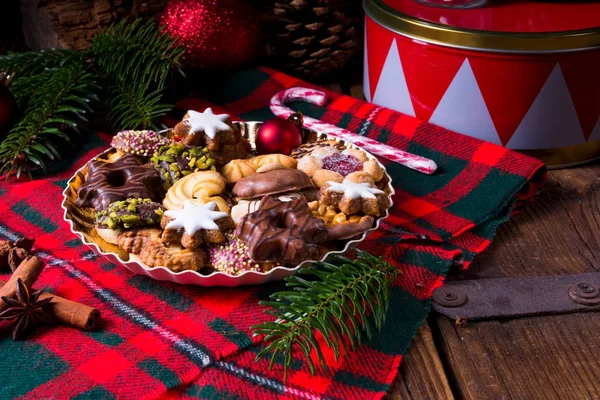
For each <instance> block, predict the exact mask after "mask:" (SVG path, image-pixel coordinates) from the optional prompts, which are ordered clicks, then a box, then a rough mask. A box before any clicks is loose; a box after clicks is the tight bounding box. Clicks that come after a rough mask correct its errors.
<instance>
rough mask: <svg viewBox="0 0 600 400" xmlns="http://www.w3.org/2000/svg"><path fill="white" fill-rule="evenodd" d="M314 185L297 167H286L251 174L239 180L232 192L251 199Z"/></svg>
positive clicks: (237, 195)
mask: <svg viewBox="0 0 600 400" xmlns="http://www.w3.org/2000/svg"><path fill="white" fill-rule="evenodd" d="M312 186H313V184H312V182H311V180H310V178H309V177H308V175H306V174H305V173H304V172H302V171H300V170H297V169H291V168H284V169H274V170H271V171H267V172H263V173H260V174H253V175H250V176H248V177H246V178H244V179H242V180H240V181H238V182H237V183H236V184H235V186H234V187H233V190H232V191H231V192H232V193H233V195H234V196H236V197H238V198H240V199H251V198H254V197H262V196H266V195H271V194H278V193H285V192H292V191H298V190H302V189H306V188H309V187H312Z"/></svg>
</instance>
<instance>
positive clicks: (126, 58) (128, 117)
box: [0, 20, 185, 176]
mask: <svg viewBox="0 0 600 400" xmlns="http://www.w3.org/2000/svg"><path fill="white" fill-rule="evenodd" d="M184 53H185V48H183V47H181V46H179V45H178V44H177V43H176V42H175V40H174V39H172V38H171V37H169V36H168V35H166V34H163V33H162V32H161V31H160V30H159V29H158V27H157V26H156V23H155V22H153V21H149V22H141V20H136V21H134V22H132V23H131V24H128V23H127V22H125V21H122V22H120V23H118V24H115V25H113V26H111V27H110V28H107V29H106V30H105V31H104V32H102V33H99V34H98V35H97V36H96V37H95V39H94V40H93V42H92V45H91V46H90V48H89V49H88V50H86V51H85V52H83V53H81V52H75V51H71V50H60V49H51V50H43V51H41V52H27V53H11V54H8V55H4V56H0V72H6V73H7V74H9V75H10V77H11V79H10V84H9V88H10V90H11V92H12V93H13V95H14V96H15V99H16V101H17V104H18V106H19V109H20V110H21V114H22V119H21V121H20V122H19V123H18V124H17V125H16V126H14V127H13V128H12V129H11V131H9V133H8V135H7V136H6V137H5V138H4V140H3V142H2V143H1V144H0V174H7V176H10V175H11V174H16V175H17V176H20V175H21V173H22V172H27V173H29V172H30V171H31V170H32V169H33V168H36V167H40V168H42V169H43V170H45V168H46V164H47V162H48V161H52V160H55V159H58V158H59V157H60V152H59V151H58V148H57V145H56V142H55V140H56V139H58V138H62V139H64V140H66V141H69V133H71V132H77V131H78V130H79V129H80V128H81V127H82V126H84V125H86V123H87V120H86V114H89V113H91V112H92V111H96V110H92V108H91V107H90V104H92V103H94V104H95V105H100V104H101V105H102V106H103V111H105V112H106V113H107V116H108V119H109V121H110V122H111V124H112V127H113V128H114V129H115V130H119V129H137V128H145V129H159V128H161V127H162V125H161V124H160V120H161V117H162V116H164V115H165V114H166V113H167V112H169V111H170V110H171V109H172V106H170V105H167V104H164V103H163V102H162V94H163V89H164V86H165V82H166V80H167V77H168V76H169V74H170V72H171V71H172V70H173V69H176V70H179V68H180V60H181V58H182V56H183V54H184ZM97 83H98V84H100V85H101V86H98V85H97ZM98 96H101V97H102V100H101V101H98Z"/></svg>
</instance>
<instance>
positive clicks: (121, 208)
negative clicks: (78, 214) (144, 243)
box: [96, 199, 164, 229]
mask: <svg viewBox="0 0 600 400" xmlns="http://www.w3.org/2000/svg"><path fill="white" fill-rule="evenodd" d="M163 213H164V209H163V206H162V205H161V204H159V203H156V202H154V201H152V200H151V199H127V200H119V201H115V202H114V203H111V204H110V206H108V208H107V209H105V210H102V211H98V212H97V213H96V225H97V226H98V227H99V228H108V229H119V228H125V229H129V228H134V227H140V226H147V225H157V224H158V223H160V220H161V218H162V216H163Z"/></svg>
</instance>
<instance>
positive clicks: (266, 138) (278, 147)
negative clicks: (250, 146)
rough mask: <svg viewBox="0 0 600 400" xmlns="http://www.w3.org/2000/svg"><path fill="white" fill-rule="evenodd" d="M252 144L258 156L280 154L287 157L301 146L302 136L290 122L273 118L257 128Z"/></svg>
mask: <svg viewBox="0 0 600 400" xmlns="http://www.w3.org/2000/svg"><path fill="white" fill-rule="evenodd" d="M254 142H255V144H256V151H257V152H258V154H272V153H281V154H285V155H286V156H287V155H290V153H291V152H292V150H294V149H295V148H296V147H298V146H300V145H301V144H302V135H301V134H300V131H299V130H298V128H297V127H296V125H294V123H293V122H292V121H288V120H285V119H279V118H273V119H269V120H267V121H265V122H263V124H262V125H261V126H260V128H258V131H257V132H256V138H255V139H254Z"/></svg>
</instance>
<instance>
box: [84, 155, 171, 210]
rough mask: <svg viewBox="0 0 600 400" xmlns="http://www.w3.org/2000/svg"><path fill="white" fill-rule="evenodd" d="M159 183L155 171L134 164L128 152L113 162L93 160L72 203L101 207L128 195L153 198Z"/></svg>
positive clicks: (133, 158) (99, 208) (155, 198)
mask: <svg viewBox="0 0 600 400" xmlns="http://www.w3.org/2000/svg"><path fill="white" fill-rule="evenodd" d="M160 187H161V181H160V176H159V174H158V171H156V170H155V169H153V168H147V167H142V166H141V165H138V163H137V161H136V159H135V157H134V156H132V155H130V154H126V155H124V156H123V157H121V158H119V159H118V160H116V161H115V162H113V163H111V162H107V161H104V160H93V161H91V162H90V164H89V166H88V171H87V179H86V181H85V182H84V183H83V185H81V187H80V188H79V190H78V191H77V201H76V203H75V204H76V205H77V206H78V207H94V208H95V209H96V210H102V209H105V208H108V206H109V205H110V203H112V202H114V201H117V200H124V199H128V198H132V197H135V198H150V199H153V200H157V193H158V190H160Z"/></svg>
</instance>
